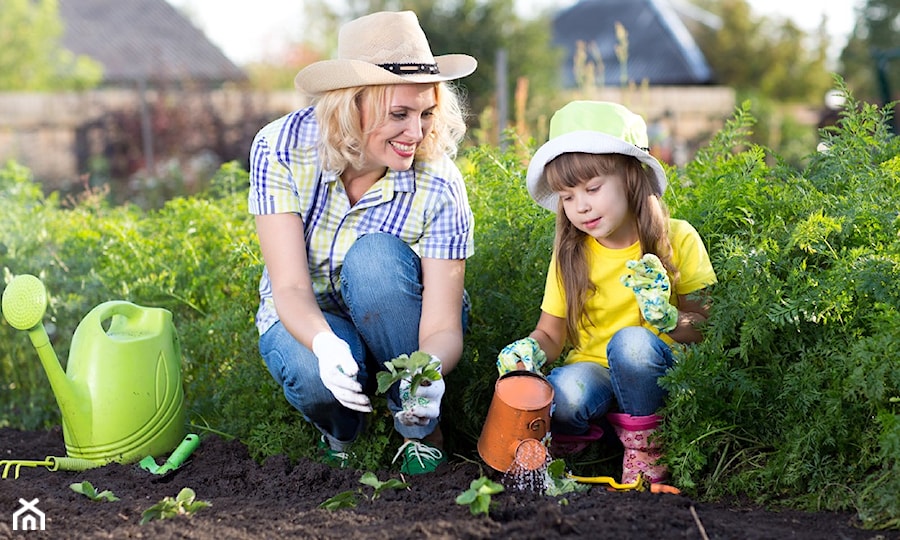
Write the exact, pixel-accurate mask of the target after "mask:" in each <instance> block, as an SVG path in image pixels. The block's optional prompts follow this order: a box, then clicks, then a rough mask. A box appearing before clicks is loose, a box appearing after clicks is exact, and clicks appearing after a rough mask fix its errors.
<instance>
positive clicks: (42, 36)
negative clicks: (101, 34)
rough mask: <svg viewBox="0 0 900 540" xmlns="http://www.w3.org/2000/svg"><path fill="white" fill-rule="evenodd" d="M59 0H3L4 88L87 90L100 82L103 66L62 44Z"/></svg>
mask: <svg viewBox="0 0 900 540" xmlns="http://www.w3.org/2000/svg"><path fill="white" fill-rule="evenodd" d="M62 33H63V23H62V20H61V19H60V17H59V8H58V5H57V2H56V0H0V90H5V91H48V90H83V89H87V88H92V87H94V86H96V85H97V84H98V83H99V82H100V80H101V78H102V75H103V68H102V66H101V65H100V64H99V63H97V62H96V61H94V60H92V59H91V58H89V57H87V56H83V55H81V56H77V55H75V54H73V53H72V52H71V51H69V50H66V49H64V48H63V47H62V46H61V44H60V37H61V36H62Z"/></svg>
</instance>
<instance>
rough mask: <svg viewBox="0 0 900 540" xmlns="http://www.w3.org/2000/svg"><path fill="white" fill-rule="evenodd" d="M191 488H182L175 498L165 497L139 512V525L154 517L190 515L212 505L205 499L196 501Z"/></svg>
mask: <svg viewBox="0 0 900 540" xmlns="http://www.w3.org/2000/svg"><path fill="white" fill-rule="evenodd" d="M196 499H197V495H196V494H195V493H194V490H193V489H191V488H183V489H182V490H181V491H179V492H178V495H176V496H175V498H172V497H165V498H164V499H163V500H161V501H159V502H158V503H156V504H154V505H153V506H151V507H150V508H148V509H146V510H144V511H143V512H142V513H141V525H143V524H144V523H147V522H149V521H153V520H154V519H168V518H171V517H175V516H191V515H193V514H194V513H195V512H197V511H198V510H201V509H203V508H206V507H208V506H212V505H211V504H210V503H208V502H206V501H198V500H196Z"/></svg>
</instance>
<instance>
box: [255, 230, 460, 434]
mask: <svg viewBox="0 0 900 540" xmlns="http://www.w3.org/2000/svg"><path fill="white" fill-rule="evenodd" d="M340 280H341V294H342V296H343V299H344V303H345V304H346V306H347V308H348V311H349V314H335V313H329V312H326V313H325V314H324V315H325V319H326V320H327V321H328V324H329V325H330V326H331V329H332V331H334V333H335V334H337V336H338V337H340V338H341V339H343V340H344V341H346V342H347V343H348V344H349V345H350V350H351V351H352V352H353V358H355V359H356V362H357V364H358V365H359V374H358V375H357V380H358V381H359V382H360V384H361V385H362V386H363V389H364V390H365V391H366V392H367V393H368V394H370V395H371V394H372V393H373V391H374V389H375V388H376V387H377V383H376V381H375V373H377V372H378V371H379V370H382V369H384V363H385V362H389V361H391V360H392V359H394V358H396V357H397V356H399V355H401V354H410V353H412V352H414V351H416V350H417V349H418V347H419V318H420V317H421V314H422V265H421V261H420V260H419V257H418V256H417V255H416V254H415V252H414V251H413V250H412V249H410V247H409V246H407V245H406V244H405V243H404V242H403V241H402V240H400V239H398V238H397V237H395V236H393V235H389V234H383V233H375V234H367V235H365V236H362V237H361V238H359V239H358V240H357V241H356V242H354V244H353V246H352V247H351V248H350V250H349V251H348V252H347V256H346V257H345V259H344V265H343V268H342V270H341V277H340ZM462 317H463V328H465V325H466V323H467V317H468V298H467V297H466V298H464V305H463V314H462ZM259 352H260V354H261V355H262V357H263V360H265V362H266V366H267V367H268V368H269V373H271V374H272V377H273V378H274V379H275V381H276V382H277V383H278V384H279V385H280V386H281V387H282V389H283V391H284V396H285V397H286V398H287V400H288V403H290V404H291V405H293V406H294V408H296V409H297V410H299V411H300V413H301V414H302V415H303V417H304V418H305V419H306V420H307V421H308V422H310V423H312V424H313V425H315V426H316V427H317V428H318V429H319V431H321V432H322V433H323V434H325V435H326V437H328V438H329V440H330V441H331V442H337V443H349V442H352V441H353V440H355V439H356V437H357V436H359V434H360V432H361V431H362V430H363V427H364V425H365V421H366V416H367V415H366V414H365V413H360V412H357V411H353V410H350V409H347V408H346V407H344V406H342V405H341V404H340V403H339V402H338V401H337V400H336V399H335V398H334V395H332V393H331V392H330V391H329V390H328V389H327V388H325V385H323V384H322V380H321V378H320V377H319V362H318V359H317V358H316V355H315V354H313V352H312V351H311V350H310V349H308V348H306V347H305V346H303V345H301V344H300V343H299V342H298V341H297V340H296V339H294V337H293V336H292V335H291V334H290V333H289V332H288V331H287V330H286V329H285V328H284V326H283V325H282V324H281V322H278V323H276V324H275V325H274V326H272V327H271V328H269V330H267V331H266V332H265V333H264V334H263V335H262V336H261V337H260V339H259ZM386 397H387V404H388V408H389V409H390V411H391V412H392V413H396V412H397V411H399V410H401V404H400V397H399V392H398V385H396V384H395V385H394V386H393V387H392V388H391V389H390V390H389V391H388V392H387V395H386ZM437 424H438V419H435V420H433V421H432V422H431V423H429V424H428V425H426V426H406V425H403V424H401V423H400V422H398V421H396V420H395V421H394V428H395V429H396V430H397V431H398V432H399V433H400V434H401V435H402V436H403V437H405V438H409V439H421V438H423V437H425V436H426V435H428V434H430V433H431V432H432V431H434V429H435V428H436V427H437Z"/></svg>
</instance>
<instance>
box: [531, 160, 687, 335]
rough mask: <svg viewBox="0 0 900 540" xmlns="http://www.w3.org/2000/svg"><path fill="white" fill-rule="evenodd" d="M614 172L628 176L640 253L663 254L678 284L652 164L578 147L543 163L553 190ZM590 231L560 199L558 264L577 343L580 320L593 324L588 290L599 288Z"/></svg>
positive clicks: (570, 326) (627, 189) (568, 321)
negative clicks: (577, 222)
mask: <svg viewBox="0 0 900 540" xmlns="http://www.w3.org/2000/svg"><path fill="white" fill-rule="evenodd" d="M613 174H614V175H617V176H620V177H621V178H623V179H624V181H625V194H626V197H627V198H628V209H629V210H630V211H631V214H632V215H633V216H634V217H635V221H636V222H637V231H638V239H639V240H640V245H641V253H644V254H646V253H653V254H655V255H656V256H657V257H659V260H660V261H662V263H663V266H665V267H666V270H667V271H668V274H669V279H670V280H671V283H672V287H673V288H674V285H675V282H676V281H677V280H678V277H679V274H678V269H677V268H676V267H675V263H674V262H673V260H672V244H671V243H670V242H669V212H668V210H667V209H666V207H665V205H664V204H663V202H662V200H661V199H660V197H659V195H657V194H656V193H655V192H654V186H655V183H654V181H653V172H652V171H650V169H648V168H646V167H644V166H643V165H642V163H641V162H640V161H638V160H637V158H634V157H632V156H626V155H623V154H586V153H580V152H571V153H566V154H561V155H559V156H557V157H556V158H554V159H552V160H551V161H550V162H548V163H547V165H546V166H545V167H544V179H545V180H546V182H547V185H548V186H549V187H550V189H552V190H553V191H561V190H563V189H566V188H572V187H575V186H578V185H580V184H582V183H584V182H586V181H588V180H590V179H591V178H594V177H596V176H601V175H613ZM586 236H587V234H586V233H584V232H582V231H580V230H578V229H577V228H576V227H575V225H573V224H572V222H571V221H569V218H568V217H566V213H565V210H564V209H563V205H562V201H561V200H560V202H559V206H558V208H557V211H556V242H555V247H554V249H555V250H556V270H557V274H558V275H559V278H560V280H561V281H562V285H563V291H564V292H565V294H566V337H567V338H568V339H569V342H570V343H572V345H574V346H578V327H579V325H580V324H582V322H583V324H585V325H593V324H594V323H593V321H591V320H590V318H589V317H588V316H587V314H586V313H585V312H584V306H585V304H586V303H587V300H588V298H589V296H590V295H592V294H593V293H594V291H595V290H596V285H595V284H594V283H591V280H590V269H589V268H588V265H587V244H586V243H585V238H586ZM623 271H624V268H623Z"/></svg>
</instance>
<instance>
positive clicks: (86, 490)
mask: <svg viewBox="0 0 900 540" xmlns="http://www.w3.org/2000/svg"><path fill="white" fill-rule="evenodd" d="M69 487H70V488H71V489H72V491H74V492H75V493H80V494H82V495H84V496H85V497H87V498H88V499H90V500H92V501H107V502H113V501H118V500H119V498H118V497H116V496H115V495H114V494H113V492H112V491H110V490H108V489H104V490H103V491H99V492H98V491H97V489H96V488H95V487H94V485H93V484H91V483H90V482H88V481H87V480H85V481H84V482H75V483H74V484H70V485H69Z"/></svg>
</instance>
